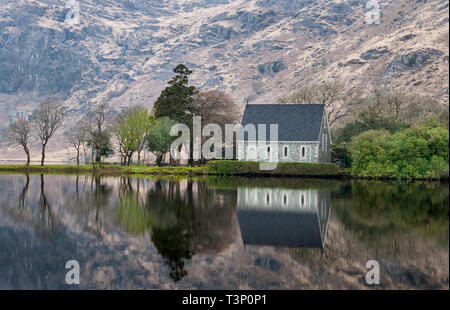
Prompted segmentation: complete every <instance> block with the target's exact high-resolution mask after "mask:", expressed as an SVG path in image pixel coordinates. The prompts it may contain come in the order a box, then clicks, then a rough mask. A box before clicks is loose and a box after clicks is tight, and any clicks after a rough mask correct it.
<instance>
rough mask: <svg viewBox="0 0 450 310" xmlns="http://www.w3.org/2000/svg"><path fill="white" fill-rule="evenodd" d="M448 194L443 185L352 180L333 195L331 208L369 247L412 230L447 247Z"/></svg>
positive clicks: (446, 187)
mask: <svg viewBox="0 0 450 310" xmlns="http://www.w3.org/2000/svg"><path fill="white" fill-rule="evenodd" d="M448 192H449V190H448V184H442V183H430V182H423V183H421V182H396V183H387V182H367V181H354V182H351V183H347V184H346V185H345V186H341V187H340V189H339V191H336V192H335V194H334V197H333V206H335V207H336V214H337V216H338V217H339V220H340V221H341V222H342V223H343V224H344V226H345V227H346V228H347V229H349V230H350V231H354V232H358V235H359V236H361V238H362V240H363V241H365V242H366V243H368V244H378V243H379V242H378V239H384V238H386V241H388V240H389V239H390V238H389V237H388V236H390V235H394V234H399V233H410V232H412V231H413V232H416V233H418V234H420V235H423V236H429V237H433V238H439V239H440V241H441V242H442V245H446V244H447V245H448V235H449V222H448V203H449V198H448V197H449V196H448ZM383 242H384V241H383Z"/></svg>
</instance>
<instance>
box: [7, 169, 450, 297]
mask: <svg viewBox="0 0 450 310" xmlns="http://www.w3.org/2000/svg"><path fill="white" fill-rule="evenodd" d="M448 197H449V191H448V184H445V183H425V182H424V183H419V182H392V183H388V182H363V181H345V182H340V181H331V180H304V179H302V180H299V179H286V180H283V179H270V178H266V179H255V178H251V179H248V178H208V179H201V180H192V179H181V180H179V179H170V178H169V179H159V178H127V177H121V178H115V177H100V176H96V177H91V176H56V175H7V174H1V175H0V289H5V288H6V289H9V288H19V289H21V288H22V289H23V288H27V289H33V288H44V289H70V288H72V287H69V286H67V285H65V283H64V281H63V279H64V277H65V272H66V270H65V262H66V261H67V260H70V259H77V260H78V261H79V262H80V265H81V268H82V275H83V276H82V285H81V286H80V288H83V289H95V288H102V289H133V288H134V289H135V288H142V289H161V288H201V289H236V288H254V289H276V288H289V289H298V288H332V289H334V288H365V284H364V280H363V279H364V275H365V273H366V272H367V271H366V269H365V267H364V266H365V263H366V262H367V260H369V259H377V260H378V261H379V262H380V264H381V267H382V270H383V273H382V283H383V286H382V288H448V202H449V201H448ZM318 248H319V249H318Z"/></svg>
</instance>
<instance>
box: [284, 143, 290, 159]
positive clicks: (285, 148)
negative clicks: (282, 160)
mask: <svg viewBox="0 0 450 310" xmlns="http://www.w3.org/2000/svg"><path fill="white" fill-rule="evenodd" d="M283 155H284V157H286V158H287V157H288V156H289V148H288V146H287V145H285V146H284V150H283Z"/></svg>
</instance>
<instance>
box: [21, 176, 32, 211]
mask: <svg viewBox="0 0 450 310" xmlns="http://www.w3.org/2000/svg"><path fill="white" fill-rule="evenodd" d="M26 177H27V180H26V182H25V186H24V187H23V189H22V192H21V193H20V196H19V208H20V209H21V210H23V209H24V208H25V196H26V194H27V192H28V187H29V186H30V175H29V174H27V175H26Z"/></svg>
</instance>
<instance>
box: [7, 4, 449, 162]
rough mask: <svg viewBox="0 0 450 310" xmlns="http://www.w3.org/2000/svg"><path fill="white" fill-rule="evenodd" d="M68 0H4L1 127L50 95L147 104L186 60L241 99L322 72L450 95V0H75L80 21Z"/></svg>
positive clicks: (83, 105) (260, 98)
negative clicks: (375, 13)
mask: <svg viewBox="0 0 450 310" xmlns="http://www.w3.org/2000/svg"><path fill="white" fill-rule="evenodd" d="M65 2H66V1H64V0H0V29H1V30H0V124H1V125H0V127H2V126H4V124H6V123H7V122H8V121H9V120H10V119H12V118H14V117H16V116H18V115H21V114H29V113H31V112H32V111H33V109H35V108H36V106H37V104H38V103H39V102H40V101H42V100H43V99H45V98H48V97H57V98H61V99H62V100H64V101H65V102H66V103H67V105H68V106H69V107H70V112H71V113H70V119H69V121H68V123H70V122H74V121H76V120H77V119H78V116H79V115H80V114H82V113H84V112H85V111H86V110H87V109H89V106H90V105H92V104H95V103H97V102H103V101H107V102H110V103H111V104H113V105H114V106H116V107H118V108H119V107H122V106H127V105H131V104H136V103H144V104H146V105H148V106H151V105H152V103H153V101H154V100H155V99H156V97H157V96H158V95H159V92H160V91H161V89H162V88H163V87H164V86H165V84H166V82H167V80H168V79H170V78H171V76H172V68H173V67H174V66H175V65H177V64H178V63H180V62H182V63H185V64H187V65H188V66H189V67H190V68H191V69H192V70H193V71H194V74H193V83H194V84H195V85H197V86H198V87H200V88H203V89H211V88H219V89H222V90H224V91H226V92H227V93H230V94H231V95H232V97H233V98H234V99H235V100H236V102H238V103H240V104H241V105H242V106H243V105H244V104H245V102H246V101H247V100H248V101H249V103H266V102H273V101H275V100H276V99H277V97H279V96H280V95H284V94H287V93H289V92H291V91H293V90H295V89H296V88H297V87H299V86H302V85H307V84H310V83H321V82H324V81H340V82H345V83H346V85H347V87H348V88H356V89H358V90H359V91H361V92H362V93H366V92H370V91H371V90H373V89H374V88H386V89H400V90H403V91H408V92H414V93H418V94H426V95H429V96H433V97H434V98H436V99H437V100H438V101H440V102H442V103H443V104H444V103H447V104H448V82H449V81H448V73H449V72H448V66H449V65H448V61H449V41H448V32H449V31H448V27H449V25H448V22H449V8H448V1H447V0H383V1H381V0H380V1H379V2H380V4H381V9H380V11H381V19H380V23H379V24H367V23H366V22H365V16H366V13H367V12H368V10H367V9H366V7H365V5H366V2H367V1H366V0H339V1H338V0H336V1H331V0H193V1H182V0H165V1H160V0H115V1H109V0H79V3H80V23H79V24H78V25H71V24H69V23H67V22H66V14H67V13H68V11H69V9H68V8H66V7H65ZM2 151H3V152H2V153H3V154H2V155H0V156H1V157H4V156H6V155H5V154H7V153H8V152H7V150H6V148H5V147H2Z"/></svg>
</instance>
